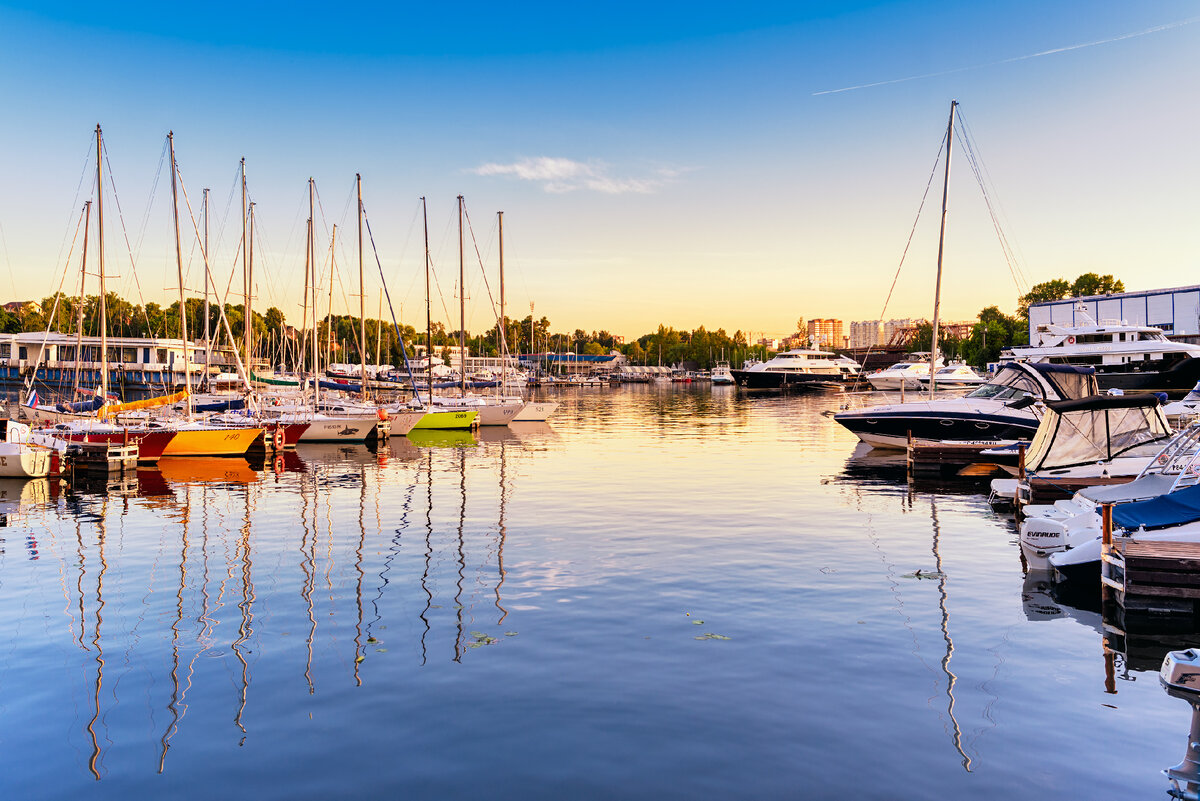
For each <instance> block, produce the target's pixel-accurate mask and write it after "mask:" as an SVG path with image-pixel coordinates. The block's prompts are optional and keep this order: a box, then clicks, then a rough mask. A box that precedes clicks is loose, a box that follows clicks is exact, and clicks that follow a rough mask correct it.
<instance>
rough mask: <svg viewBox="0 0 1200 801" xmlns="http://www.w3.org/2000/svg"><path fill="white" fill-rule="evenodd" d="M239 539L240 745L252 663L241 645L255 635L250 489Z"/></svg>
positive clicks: (236, 649)
mask: <svg viewBox="0 0 1200 801" xmlns="http://www.w3.org/2000/svg"><path fill="white" fill-rule="evenodd" d="M239 533H240V536H239V537H238V548H237V551H238V554H240V557H241V563H242V601H241V603H239V604H238V609H239V610H241V613H242V619H241V622H240V623H239V625H238V636H237V639H236V640H234V641H233V643H232V645H231V647H232V649H233V653H234V654H235V655H236V656H237V660H238V662H240V663H241V664H242V687H241V697H240V698H239V703H238V710H237V714H236V715H235V716H234V718H233V722H234V723H235V724H236V725H237V727H238V728H239V729H241V730H242V740H241V743H239V745H241V744H242V743H245V742H246V737H245V734H246V727H245V726H243V725H242V713H244V712H245V711H246V698H247V696H248V695H249V694H250V663H249V662H247V661H246V656H245V654H243V653H242V650H241V647H240V646H241V645H242V643H244V642H246V641H247V640H249V639H250V635H251V634H253V633H254V580H253V577H252V575H251V562H250V487H249V485H247V487H246V511H245V514H244V515H243V517H242V527H241V530H240V532H239Z"/></svg>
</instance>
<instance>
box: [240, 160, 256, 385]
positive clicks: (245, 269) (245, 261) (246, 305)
mask: <svg viewBox="0 0 1200 801" xmlns="http://www.w3.org/2000/svg"><path fill="white" fill-rule="evenodd" d="M241 168H242V312H243V314H242V329H243V330H242V334H243V337H242V338H243V340H245V344H244V345H243V346H242V347H243V348H244V349H245V354H246V369H249V368H250V336H251V330H252V328H253V327H252V326H251V325H250V320H251V317H250V256H249V250H250V239H249V236H248V235H247V233H248V232H247V228H248V226H249V221H248V219H247V216H248V214H249V208H248V207H247V206H246V159H245V157H243V158H242V161H241Z"/></svg>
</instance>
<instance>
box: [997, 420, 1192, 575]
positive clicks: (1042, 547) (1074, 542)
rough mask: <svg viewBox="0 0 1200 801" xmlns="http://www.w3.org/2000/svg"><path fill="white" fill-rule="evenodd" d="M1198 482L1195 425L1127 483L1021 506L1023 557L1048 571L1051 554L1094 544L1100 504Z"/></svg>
mask: <svg viewBox="0 0 1200 801" xmlns="http://www.w3.org/2000/svg"><path fill="white" fill-rule="evenodd" d="M1198 482H1200V425H1191V426H1189V427H1188V428H1186V429H1184V430H1183V431H1181V432H1179V433H1178V434H1176V435H1175V436H1174V437H1173V438H1172V439H1171V440H1170V441H1169V442H1168V443H1167V445H1166V446H1165V447H1163V448H1162V449H1161V450H1160V451H1159V452H1158V454H1157V455H1156V456H1154V457H1153V458H1152V459H1151V460H1150V461H1149V463H1148V464H1147V465H1146V467H1145V468H1144V469H1143V470H1142V472H1141V473H1139V474H1138V476H1137V477H1136V478H1134V479H1133V480H1132V481H1128V482H1126V483H1122V484H1109V485H1094V486H1090V487H1084V488H1082V489H1080V490H1079V491H1077V492H1076V493H1075V494H1074V495H1073V496H1072V497H1070V498H1067V499H1062V500H1058V501H1055V502H1054V503H1053V504H1036V505H1029V506H1026V507H1025V508H1024V513H1025V518H1024V520H1023V521H1022V523H1021V529H1020V543H1021V551H1022V554H1023V555H1024V557H1025V560H1026V563H1027V564H1028V565H1029V567H1030V569H1032V570H1039V569H1041V570H1046V569H1050V568H1051V567H1052V563H1051V561H1050V558H1051V557H1053V556H1054V555H1055V554H1058V553H1063V552H1066V551H1069V550H1072V549H1074V548H1077V547H1080V546H1085V545H1087V543H1089V542H1091V541H1092V540H1098V538H1099V537H1100V533H1101V528H1100V527H1101V520H1100V513H1099V507H1100V506H1101V505H1102V504H1111V505H1113V506H1114V508H1115V507H1117V506H1122V505H1125V504H1130V503H1138V502H1141V501H1147V500H1150V499H1153V498H1159V497H1164V496H1167V495H1171V494H1173V493H1175V492H1177V491H1179V490H1181V489H1184V488H1187V487H1192V486H1195V485H1196V484H1197V483H1198ZM1080 556H1083V555H1082V554H1081V555H1080ZM1089 558H1090V557H1089ZM1097 558H1098V557H1097Z"/></svg>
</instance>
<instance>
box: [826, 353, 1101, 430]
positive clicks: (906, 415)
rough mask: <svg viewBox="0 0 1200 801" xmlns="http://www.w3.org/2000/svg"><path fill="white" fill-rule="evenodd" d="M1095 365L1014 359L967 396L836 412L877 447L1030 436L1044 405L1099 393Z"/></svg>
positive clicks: (838, 417) (835, 417)
mask: <svg viewBox="0 0 1200 801" xmlns="http://www.w3.org/2000/svg"><path fill="white" fill-rule="evenodd" d="M1093 372H1094V371H1093V370H1092V369H1091V368H1090V367H1071V366H1069V365H1058V364H1032V363H1024V362H1009V363H1006V364H1005V365H1004V366H1003V367H1001V369H1000V370H999V371H998V372H997V373H996V374H995V376H993V377H992V379H991V380H990V381H988V382H987V383H986V384H984V385H983V386H981V387H977V388H976V389H975V390H973V391H972V392H969V393H967V394H966V395H964V396H959V397H952V398H937V399H934V400H918V401H909V402H908V403H895V404H884V405H881V406H871V407H866V408H845V409H843V410H842V411H839V412H838V413H836V414H835V415H834V416H833V419H834V420H836V421H837V422H839V423H841V424H842V425H843V426H845V427H846V428H847V429H849V430H850V431H851V432H853V433H854V435H855V436H857V437H858V438H859V439H860V440H862V441H863V442H865V443H867V444H869V445H872V446H874V447H876V448H904V447H906V446H907V444H908V440H909V436H910V435H911V436H912V438H913V440H914V441H916V442H917V443H919V444H933V443H937V442H943V441H954V442H962V441H978V440H985V439H987V440H997V441H1000V440H1017V439H1031V438H1032V437H1033V436H1034V434H1035V433H1036V432H1037V428H1038V424H1039V422H1040V418H1041V408H1040V406H1039V403H1044V402H1045V401H1057V400H1068V399H1073V398H1082V397H1087V396H1089V395H1094V394H1096V379H1095V376H1094V375H1093Z"/></svg>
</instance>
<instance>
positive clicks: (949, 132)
mask: <svg viewBox="0 0 1200 801" xmlns="http://www.w3.org/2000/svg"><path fill="white" fill-rule="evenodd" d="M956 108H958V101H957V100H951V101H950V122H948V123H947V124H946V178H945V181H944V182H943V183H942V227H941V231H940V232H939V233H938V258H937V284H935V285H934V290H933V340H932V347H930V349H929V397H931V398H932V397H933V393H934V391H935V386H934V385H935V383H936V380H935V377H934V374H935V373H936V372H937V358H938V313H939V312H940V311H941V305H942V253H943V250H944V248H945V244H946V201H947V200H948V199H949V195H950V150H951V148H952V147H953V146H954V110H955V109H956Z"/></svg>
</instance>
